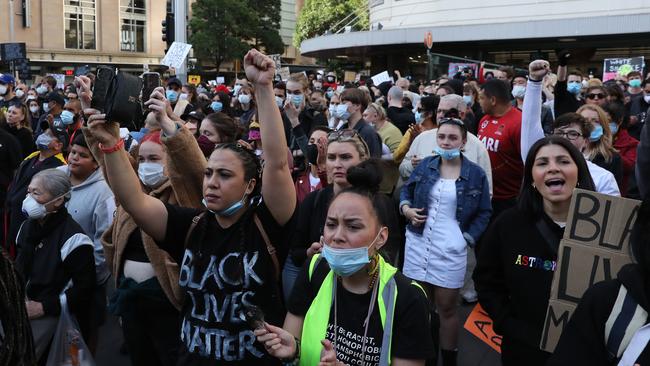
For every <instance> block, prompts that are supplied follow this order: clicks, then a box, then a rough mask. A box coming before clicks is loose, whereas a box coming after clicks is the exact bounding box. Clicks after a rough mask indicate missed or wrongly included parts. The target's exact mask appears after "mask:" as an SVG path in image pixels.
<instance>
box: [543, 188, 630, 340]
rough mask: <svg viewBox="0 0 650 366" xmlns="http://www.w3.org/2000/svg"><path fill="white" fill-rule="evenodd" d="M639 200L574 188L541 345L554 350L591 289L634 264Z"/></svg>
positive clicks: (559, 250)
mask: <svg viewBox="0 0 650 366" xmlns="http://www.w3.org/2000/svg"><path fill="white" fill-rule="evenodd" d="M639 204H640V202H639V201H635V200H630V199H626V198H620V197H614V196H608V195H604V194H599V193H595V192H591V191H585V190H581V189H576V190H575V191H574V192H573V198H572V200H571V207H570V209H569V217H568V219H567V226H566V229H565V230H564V238H562V241H561V242H560V247H559V249H558V262H557V269H556V270H555V273H554V275H553V284H552V285H551V296H550V300H549V305H548V310H547V312H546V321H545V323H544V331H543V332H542V339H541V340H540V348H541V349H543V350H545V351H547V352H553V350H555V346H556V345H557V342H558V340H559V339H560V335H561V334H562V330H563V329H564V327H565V326H566V324H567V323H568V322H569V319H570V318H571V314H573V311H574V310H575V308H576V307H577V306H578V303H579V302H580V299H581V298H582V295H583V294H584V293H585V291H586V290H587V289H588V288H589V287H591V286H592V285H593V284H595V283H597V282H600V281H604V280H610V279H613V278H616V275H617V274H618V271H619V270H620V269H621V267H623V266H624V265H626V264H628V263H631V262H632V258H630V249H629V242H630V233H631V230H632V227H633V225H634V222H635V221H636V216H637V211H638V209H639Z"/></svg>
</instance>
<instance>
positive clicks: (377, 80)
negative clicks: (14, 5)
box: [372, 71, 393, 86]
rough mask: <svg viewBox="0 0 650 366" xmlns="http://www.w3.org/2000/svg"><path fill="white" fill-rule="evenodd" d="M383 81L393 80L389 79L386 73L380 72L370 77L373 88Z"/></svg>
mask: <svg viewBox="0 0 650 366" xmlns="http://www.w3.org/2000/svg"><path fill="white" fill-rule="evenodd" d="M385 81H393V79H391V77H390V76H389V75H388V71H384V72H380V73H379V74H377V75H375V76H373V77H372V82H373V84H375V86H378V85H379V84H381V83H383V82H385Z"/></svg>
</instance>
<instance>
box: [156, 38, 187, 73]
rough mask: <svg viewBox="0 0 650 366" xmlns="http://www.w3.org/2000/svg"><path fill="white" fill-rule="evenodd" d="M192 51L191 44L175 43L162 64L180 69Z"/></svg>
mask: <svg viewBox="0 0 650 366" xmlns="http://www.w3.org/2000/svg"><path fill="white" fill-rule="evenodd" d="M190 49H192V45H191V44H187V43H182V42H174V43H172V46H171V47H169V50H168V51H167V53H166V54H165V57H164V58H163V59H162V61H160V63H161V64H163V65H165V66H169V67H173V68H175V69H178V68H180V67H181V66H182V65H183V62H184V61H185V58H186V57H187V54H188V53H190Z"/></svg>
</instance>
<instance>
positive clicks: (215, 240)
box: [88, 50, 296, 366]
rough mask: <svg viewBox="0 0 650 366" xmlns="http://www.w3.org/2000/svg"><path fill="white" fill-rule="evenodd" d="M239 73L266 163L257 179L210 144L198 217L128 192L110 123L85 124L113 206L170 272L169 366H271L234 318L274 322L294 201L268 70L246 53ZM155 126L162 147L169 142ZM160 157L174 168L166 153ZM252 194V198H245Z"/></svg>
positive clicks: (129, 176) (96, 118)
mask: <svg viewBox="0 0 650 366" xmlns="http://www.w3.org/2000/svg"><path fill="white" fill-rule="evenodd" d="M244 64H245V66H246V77H247V79H248V80H250V81H251V82H252V83H253V86H254V90H255V99H256V101H257V103H256V104H257V110H258V112H259V116H260V133H261V139H262V142H263V144H264V147H265V151H264V154H265V158H266V163H265V164H264V168H263V174H262V169H261V168H260V163H259V160H258V158H257V157H256V156H255V154H254V153H253V152H252V151H249V150H247V149H246V148H245V147H243V146H242V145H241V144H237V143H226V144H220V145H217V147H216V148H215V150H214V152H212V154H211V155H210V158H209V160H208V161H207V162H205V161H204V160H203V159H200V160H201V161H203V163H204V164H205V170H204V176H203V182H202V192H201V194H202V196H203V199H204V204H205V206H206V209H203V210H201V209H191V208H183V207H178V206H175V205H172V204H169V203H163V202H161V201H160V200H158V199H155V198H153V197H151V196H148V195H147V194H145V193H144V192H142V191H141V190H139V189H134V187H137V186H138V184H139V183H138V178H137V176H136V174H135V173H134V172H133V169H131V167H130V164H129V160H128V155H127V153H126V152H125V151H124V148H123V142H122V141H121V140H120V138H119V134H118V133H117V124H115V123H107V121H105V118H106V117H105V115H102V114H94V115H92V116H90V118H89V120H88V126H89V130H90V132H91V134H92V135H93V136H94V137H95V138H96V139H97V140H98V141H99V142H100V147H101V149H102V151H103V152H104V162H105V167H106V172H107V177H108V181H109V182H110V185H111V189H112V190H113V193H114V194H115V198H116V199H117V201H118V202H119V203H120V205H121V207H122V208H123V209H124V210H125V211H126V212H127V213H128V214H129V215H130V216H131V217H132V218H133V220H134V221H135V223H136V224H137V225H138V226H139V227H140V228H141V230H142V231H143V232H145V233H146V234H148V235H149V236H150V237H151V238H153V239H154V241H155V242H156V244H157V245H158V247H159V248H161V249H162V250H164V251H166V252H167V253H169V255H170V256H171V257H172V259H174V260H175V261H176V262H177V263H178V264H179V266H180V272H179V278H178V284H179V286H180V288H181V290H182V292H183V293H184V295H185V296H184V302H183V305H182V308H181V311H180V313H181V327H180V329H179V331H180V332H179V333H180V340H181V346H180V349H179V355H178V363H177V364H178V365H214V364H215V363H216V364H219V365H251V364H255V365H258V366H262V365H278V364H279V361H278V360H276V359H274V358H273V357H271V356H269V354H268V351H267V350H266V349H265V348H264V347H263V346H262V345H260V344H259V343H257V342H256V339H255V335H254V334H253V331H252V329H250V327H249V326H248V325H247V324H246V322H245V316H244V310H245V309H246V308H249V307H251V306H256V307H258V308H259V309H261V310H262V312H263V313H264V314H265V319H266V321H268V322H269V323H271V324H276V325H279V324H281V322H282V319H283V317H284V309H283V306H282V301H281V298H280V293H279V285H278V276H279V269H280V264H281V263H280V262H279V260H278V258H282V257H283V255H286V252H287V247H288V245H287V238H286V236H287V235H288V233H290V232H291V231H292V230H291V227H290V225H289V223H290V221H291V219H292V216H293V214H294V211H295V208H296V192H295V189H294V186H293V181H292V179H291V173H290V172H289V165H288V159H287V150H286V145H285V144H278V143H277V141H285V136H284V129H283V125H282V119H281V117H280V111H279V109H278V107H277V105H276V103H275V95H274V93H273V85H272V82H273V77H274V75H275V68H274V65H275V64H274V62H273V61H272V60H271V59H270V58H269V57H267V56H265V55H263V54H261V53H260V52H258V51H256V50H251V51H250V52H248V54H247V55H246V56H245V58H244ZM147 103H148V106H149V107H150V108H151V109H152V110H154V113H156V114H157V116H158V118H159V119H163V118H164V116H165V111H164V110H165V108H159V107H156V106H155V105H154V104H156V103H158V102H157V101H156V100H155V99H154V100H150V101H149V102H147ZM164 125H166V124H162V123H161V127H163V138H167V137H171V136H174V135H176V134H178V133H179V132H178V131H179V130H178V129H174V128H172V129H168V128H165V127H164ZM197 148H198V147H197ZM169 158H170V159H171V160H175V159H178V160H182V159H183V157H182V156H181V157H179V156H174V155H173V154H171V155H170V156H169ZM261 183H263V184H261ZM260 186H261V187H260ZM197 193H198V192H197ZM258 195H261V197H262V199H251V198H252V197H256V196H258ZM275 248H277V250H278V253H276V252H275Z"/></svg>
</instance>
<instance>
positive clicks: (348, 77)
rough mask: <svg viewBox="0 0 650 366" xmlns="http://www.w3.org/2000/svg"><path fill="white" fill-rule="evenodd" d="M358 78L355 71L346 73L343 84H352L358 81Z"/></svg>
mask: <svg viewBox="0 0 650 366" xmlns="http://www.w3.org/2000/svg"><path fill="white" fill-rule="evenodd" d="M356 77H357V73H356V72H354V71H346V72H345V73H344V74H343V82H346V83H351V82H353V81H354V80H355V79H356Z"/></svg>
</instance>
